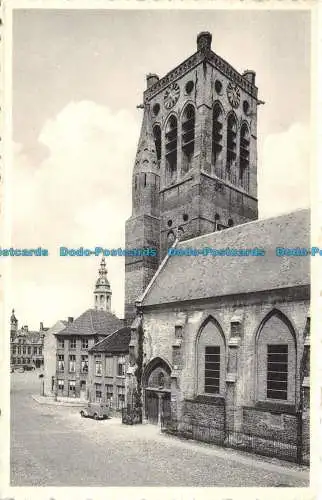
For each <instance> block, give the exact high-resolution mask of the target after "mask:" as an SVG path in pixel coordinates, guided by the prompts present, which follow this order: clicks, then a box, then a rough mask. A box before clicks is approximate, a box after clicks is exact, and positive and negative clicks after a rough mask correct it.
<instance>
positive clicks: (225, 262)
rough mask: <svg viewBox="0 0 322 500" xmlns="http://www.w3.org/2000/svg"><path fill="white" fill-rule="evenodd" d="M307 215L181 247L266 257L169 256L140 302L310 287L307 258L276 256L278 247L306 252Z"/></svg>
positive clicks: (230, 231)
mask: <svg viewBox="0 0 322 500" xmlns="http://www.w3.org/2000/svg"><path fill="white" fill-rule="evenodd" d="M309 235H310V211H309V210H308V209H305V210H298V211H296V212H292V213H289V214H285V215H281V216H278V217H273V218H269V219H263V220H259V221H253V222H248V223H246V224H242V225H239V226H235V227H232V228H229V229H226V230H224V231H217V232H215V233H210V234H206V235H203V236H199V237H197V238H193V239H191V240H188V241H182V242H180V243H178V244H177V247H176V248H178V249H183V248H186V249H187V248H198V249H199V248H203V247H210V248H215V249H225V248H234V249H252V248H256V247H257V248H262V249H264V250H265V256H262V257H260V256H258V257H256V256H244V257H242V256H231V257H227V256H216V257H214V256H211V255H208V256H203V255H198V256H171V257H168V259H167V261H166V262H165V263H164V267H163V269H161V270H160V272H159V274H156V275H155V278H154V279H153V280H152V282H151V283H150V285H149V287H148V289H146V291H145V293H144V294H143V296H142V297H141V299H140V300H141V305H143V306H148V305H149V306H150V305H158V304H165V303H171V302H177V301H186V300H196V299H203V298H211V297H220V296H225V295H233V294H241V293H251V292H258V291H266V290H273V289H278V288H285V287H292V286H299V285H308V284H309V283H310V259H309V257H296V256H292V257H291V256H285V257H278V256H276V247H285V248H296V247H300V248H309V247H310V236H309Z"/></svg>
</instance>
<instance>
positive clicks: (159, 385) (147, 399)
mask: <svg viewBox="0 0 322 500" xmlns="http://www.w3.org/2000/svg"><path fill="white" fill-rule="evenodd" d="M170 373H171V369H170V367H169V365H168V364H167V363H166V362H165V361H164V360H162V359H161V358H155V359H154V360H152V361H151V362H150V363H149V364H148V365H147V367H146V369H145V370H144V374H143V387H144V410H145V418H146V419H147V420H148V422H149V423H151V424H159V425H160V424H161V420H162V418H164V417H169V416H170V414H171V378H170Z"/></svg>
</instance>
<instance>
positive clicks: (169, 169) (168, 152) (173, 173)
mask: <svg viewBox="0 0 322 500" xmlns="http://www.w3.org/2000/svg"><path fill="white" fill-rule="evenodd" d="M177 145H178V122H177V119H176V117H175V116H174V115H171V116H170V118H169V120H168V123H167V127H166V132H165V157H166V175H167V180H168V182H169V183H170V184H172V183H174V182H176V180H177Z"/></svg>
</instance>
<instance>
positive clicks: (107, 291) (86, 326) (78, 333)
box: [54, 257, 123, 400]
mask: <svg viewBox="0 0 322 500" xmlns="http://www.w3.org/2000/svg"><path fill="white" fill-rule="evenodd" d="M111 296H112V292H111V287H110V284H109V281H108V279H107V270H106V263H105V259H104V257H103V258H102V261H101V265H100V269H99V276H98V279H97V280H96V283H95V288H94V308H93V309H88V310H87V311H85V312H84V313H83V314H81V315H80V316H79V317H78V318H77V319H75V320H73V318H69V322H68V324H67V326H66V327H65V328H64V329H63V330H61V331H59V332H57V333H55V334H54V335H55V337H56V386H55V395H56V396H60V397H73V398H81V399H83V400H86V399H88V396H89V388H88V367H89V360H88V350H89V349H91V348H92V347H93V346H94V345H95V344H96V343H97V342H99V341H101V340H103V339H104V338H105V337H107V336H108V335H110V334H112V333H114V332H115V331H116V330H118V329H119V328H121V327H122V326H123V321H122V320H121V319H119V318H118V317H117V316H115V314H113V313H112V312H111Z"/></svg>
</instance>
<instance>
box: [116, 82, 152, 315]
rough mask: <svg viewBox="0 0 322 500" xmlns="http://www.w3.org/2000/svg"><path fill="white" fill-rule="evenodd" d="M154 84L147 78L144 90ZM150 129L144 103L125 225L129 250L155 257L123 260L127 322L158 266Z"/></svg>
mask: <svg viewBox="0 0 322 500" xmlns="http://www.w3.org/2000/svg"><path fill="white" fill-rule="evenodd" d="M155 81H156V77H155V75H148V76H147V87H148V88H149V87H150V86H151V85H153V84H154V83H155ZM156 134H158V132H157V131H156V129H155V128H154V129H152V121H151V112H150V106H149V103H145V105H144V111H143V121H142V127H141V133H140V138H139V143H138V148H137V153H136V158H135V164H134V169H133V176H132V215H131V217H130V218H129V219H128V220H127V221H126V224H125V246H126V249H128V250H134V249H138V250H142V249H146V250H148V249H153V250H155V252H156V255H154V256H153V255H148V252H147V254H146V255H138V256H133V257H132V256H128V257H125V311H124V316H125V319H126V320H127V321H130V320H131V319H132V318H134V317H135V306H134V303H135V301H136V300H137V298H138V296H139V295H140V294H141V293H143V291H144V290H145V288H146V287H147V285H148V284H149V282H150V281H151V279H152V277H153V276H154V274H155V272H156V270H157V268H158V265H159V248H160V201H159V192H160V159H161V150H160V144H161V138H160V137H159V136H158V135H156Z"/></svg>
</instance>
